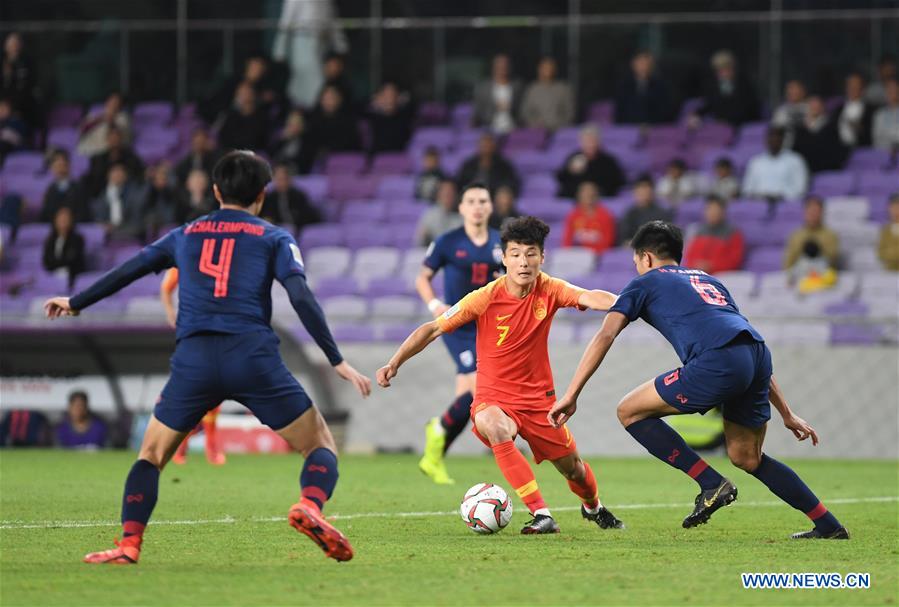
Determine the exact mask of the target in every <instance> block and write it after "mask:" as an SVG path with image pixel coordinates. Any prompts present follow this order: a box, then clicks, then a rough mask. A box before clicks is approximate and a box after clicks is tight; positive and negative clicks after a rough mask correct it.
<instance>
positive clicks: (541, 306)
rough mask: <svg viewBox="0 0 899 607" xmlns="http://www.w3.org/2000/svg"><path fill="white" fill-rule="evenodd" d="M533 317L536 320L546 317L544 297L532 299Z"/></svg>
mask: <svg viewBox="0 0 899 607" xmlns="http://www.w3.org/2000/svg"><path fill="white" fill-rule="evenodd" d="M534 318H536V319H537V320H543V319H544V318H546V300H545V299H535V300H534Z"/></svg>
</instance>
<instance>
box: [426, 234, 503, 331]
mask: <svg viewBox="0 0 899 607" xmlns="http://www.w3.org/2000/svg"><path fill="white" fill-rule="evenodd" d="M502 257H503V252H502V245H501V244H500V239H499V231H498V230H494V229H492V228H491V229H488V235H487V242H486V243H484V244H483V245H481V246H478V245H476V244H475V243H473V242H472V241H471V239H470V238H469V237H468V234H466V233H465V228H464V227H462V228H456V229H455V230H450V231H449V232H447V233H445V234H442V235H441V236H440V237H438V238H437V240H435V241H434V242H432V243H431V246H430V247H428V252H427V254H426V255H425V261H424V264H425V265H426V266H427V267H429V268H431V269H432V270H434V272H437V271H438V270H440V269H441V268H442V269H443V284H444V288H443V298H444V300H445V301H446V303H447V304H449V305H454V304H455V303H457V302H458V301H459V300H460V299H462V298H463V297H465V296H466V295H468V294H469V293H471V292H472V291H474V290H476V289H480V288H481V287H483V286H484V285H486V284H487V283H488V282H490V281H491V280H493V279H494V278H495V276H494V275H495V274H496V273H497V272H499V271H500V270H501V269H502V267H503V265H502ZM462 330H465V331H474V330H475V323H473V322H472V323H469V324H468V325H465V326H464V327H462ZM457 332H458V331H457Z"/></svg>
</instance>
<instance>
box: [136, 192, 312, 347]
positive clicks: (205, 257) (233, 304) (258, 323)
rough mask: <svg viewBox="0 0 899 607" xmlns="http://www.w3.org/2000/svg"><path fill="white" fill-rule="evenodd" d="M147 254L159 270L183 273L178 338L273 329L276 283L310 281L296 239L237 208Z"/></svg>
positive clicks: (191, 226)
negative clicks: (292, 279)
mask: <svg viewBox="0 0 899 607" xmlns="http://www.w3.org/2000/svg"><path fill="white" fill-rule="evenodd" d="M141 255H142V256H143V257H144V258H145V260H146V261H147V262H148V264H149V265H151V266H152V268H153V269H154V270H156V271H159V270H162V269H164V268H167V267H171V266H177V268H178V274H179V278H178V328H177V337H178V339H181V338H184V337H187V336H189V335H193V334H195V333H201V332H215V333H232V334H235V333H247V332H251V331H259V330H266V329H267V330H271V324H270V323H271V315H272V295H271V291H272V281H273V280H278V282H281V283H283V282H284V280H285V279H287V278H288V277H289V276H291V275H294V274H299V275H300V276H303V277H305V272H304V269H303V259H302V256H301V255H300V249H299V247H297V243H296V241H295V240H294V238H293V236H291V235H290V234H289V233H288V232H287V231H286V230H283V229H282V228H279V227H277V226H273V225H272V224H270V223H268V222H267V221H265V220H263V219H259V218H258V217H255V216H253V215H250V214H249V213H246V212H243V211H237V210H231V209H221V210H218V211H215V212H213V213H210V214H209V215H206V216H204V217H201V218H200V219H197V220H195V221H193V222H191V223H188V224H185V225H183V226H181V227H179V228H177V229H175V230H172V231H171V232H169V233H168V234H167V235H165V236H163V237H162V238H160V239H159V240H157V241H156V242H154V243H153V244H151V245H149V246H148V247H146V248H145V249H144V250H143V251H142V253H141Z"/></svg>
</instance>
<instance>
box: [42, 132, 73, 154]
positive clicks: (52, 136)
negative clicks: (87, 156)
mask: <svg viewBox="0 0 899 607" xmlns="http://www.w3.org/2000/svg"><path fill="white" fill-rule="evenodd" d="M77 146H78V129H77V128H74V127H67V126H57V127H53V128H51V129H50V131H49V132H48V133H47V147H48V148H62V149H64V150H68V151H70V152H73V151H74V150H75V148H76V147H77Z"/></svg>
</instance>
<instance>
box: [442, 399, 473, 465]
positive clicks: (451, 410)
mask: <svg viewBox="0 0 899 607" xmlns="http://www.w3.org/2000/svg"><path fill="white" fill-rule="evenodd" d="M473 400H474V396H472V394H471V392H466V393H465V394H462V395H461V396H459V397H458V398H456V400H454V401H453V404H451V405H450V406H449V407H447V409H446V411H445V412H444V413H443V415H441V416H440V425H441V426H443V429H444V430H446V438H445V440H444V443H443V452H444V453H446V451H447V449H449V447H450V445H452V444H453V441H454V440H456V438H457V437H458V436H459V435H460V434H461V433H462V431H463V430H465V427H466V426H468V420H469V419H470V418H471V403H472V401H473Z"/></svg>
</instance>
